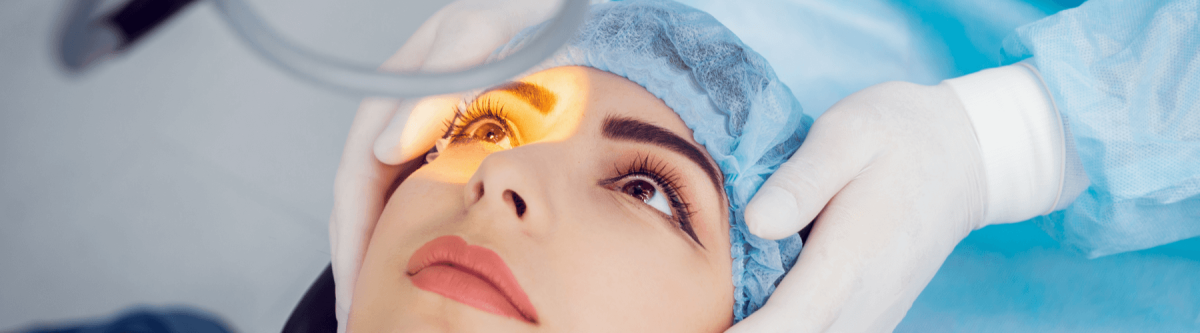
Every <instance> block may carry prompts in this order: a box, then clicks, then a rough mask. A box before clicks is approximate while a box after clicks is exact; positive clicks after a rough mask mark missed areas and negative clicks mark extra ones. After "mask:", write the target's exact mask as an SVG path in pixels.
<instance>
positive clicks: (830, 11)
mask: <svg viewBox="0 0 1200 333" xmlns="http://www.w3.org/2000/svg"><path fill="white" fill-rule="evenodd" d="M683 2H684V3H687V4H690V5H692V6H695V7H697V8H700V9H703V10H705V11H707V12H709V13H711V14H712V15H713V16H715V17H716V18H717V19H718V20H720V21H721V22H722V23H724V24H726V25H727V26H728V27H729V28H730V29H731V30H733V31H734V32H735V33H737V34H738V36H739V37H740V38H742V39H743V41H745V42H746V43H747V44H748V45H750V46H751V47H753V48H754V49H755V50H756V51H758V52H759V53H761V54H763V56H764V57H766V58H767V59H768V60H769V61H770V62H771V64H772V66H773V67H774V68H775V69H776V72H777V73H778V74H779V76H780V78H781V79H782V80H783V81H784V82H785V83H786V84H787V85H788V86H789V87H790V88H791V89H792V91H793V93H794V94H795V95H796V97H797V99H799V100H800V102H801V105H802V106H803V107H804V109H805V112H808V113H809V114H811V115H814V116H818V115H820V114H821V113H822V112H823V111H824V110H825V109H827V108H828V107H830V106H832V105H833V104H834V103H835V102H837V101H838V100H840V99H842V98H843V97H845V96H847V95H849V94H851V93H854V92H856V91H858V90H861V89H863V88H866V87H868V86H871V85H874V84H878V83H882V82H886V81H893V80H900V81H909V82H916V83H922V84H936V83H938V82H940V81H941V80H944V79H948V78H953V77H957V76H962V75H966V74H970V73H973V72H976V71H979V70H982V69H986V68H991V67H996V66H1000V65H1004V64H1010V63H1013V62H1016V61H1022V60H1026V61H1030V62H1031V63H1032V64H1034V66H1035V67H1037V69H1038V70H1039V72H1040V73H1041V75H1042V77H1043V79H1044V80H1045V81H1046V84H1047V86H1048V87H1049V88H1050V90H1051V95H1052V96H1053V97H1054V100H1055V103H1056V106H1057V107H1058V108H1059V111H1060V112H1061V113H1062V114H1063V115H1064V118H1065V120H1066V122H1067V123H1068V124H1069V126H1070V130H1071V133H1072V135H1074V141H1075V144H1076V149H1077V153H1078V154H1079V156H1080V157H1081V159H1082V161H1083V164H1084V169H1085V171H1086V173H1087V175H1088V178H1089V179H1090V181H1091V185H1090V186H1089V187H1088V189H1087V190H1086V191H1085V192H1084V193H1083V194H1082V195H1080V196H1079V198H1078V199H1076V201H1075V202H1074V203H1072V204H1071V205H1070V206H1068V207H1067V208H1066V209H1064V210H1060V211H1058V212H1055V213H1052V214H1050V215H1048V216H1042V217H1038V218H1035V219H1034V220H1032V221H1031V222H1028V223H1018V224H1011V225H999V226H991V227H987V228H984V229H981V230H978V231H976V232H974V233H972V234H971V235H970V236H969V237H968V238H967V239H965V240H964V241H963V242H962V243H961V244H960V245H959V246H958V247H957V248H956V249H955V252H954V253H953V254H951V256H950V257H949V258H947V260H946V263H945V264H944V265H943V267H942V269H941V270H940V271H939V272H938V275H937V276H935V277H934V279H933V281H931V282H930V284H929V286H928V287H927V288H926V289H925V291H924V292H923V293H922V294H921V296H920V297H919V298H918V299H917V301H916V302H915V303H914V304H913V307H912V309H910V311H909V313H908V316H906V317H905V319H904V321H903V322H902V323H901V324H900V326H899V327H897V331H898V332H1080V331H1082V332H1200V238H1197V237H1196V236H1197V235H1200V24H1198V21H1197V20H1198V15H1200V13H1198V11H1197V2H1198V1H1197V0H1175V1H1170V0H1126V1H1116V0H1092V1H1089V2H1086V3H1082V4H1080V3H1079V2H1081V1H1070V0H1059V1H1051V0H1040V1H1039V0H1028V1H1019V0H908V1H903V0H854V1H835V0H824V1H821V0H807V1H806V0H758V1H736V2H735V1H721V0H683ZM1039 229H1040V230H1041V231H1039ZM1042 231H1045V232H1042ZM1185 239H1186V240H1185ZM1181 240H1182V241H1181ZM1172 242H1174V243H1172ZM1169 243H1170V244H1169ZM1164 244H1167V245H1164ZM1080 253H1082V254H1083V255H1080ZM1087 258H1095V259H1087Z"/></svg>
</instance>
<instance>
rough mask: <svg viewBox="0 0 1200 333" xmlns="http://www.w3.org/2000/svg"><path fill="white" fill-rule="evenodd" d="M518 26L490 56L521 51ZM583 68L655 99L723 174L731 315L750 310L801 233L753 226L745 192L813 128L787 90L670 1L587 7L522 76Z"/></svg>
mask: <svg viewBox="0 0 1200 333" xmlns="http://www.w3.org/2000/svg"><path fill="white" fill-rule="evenodd" d="M541 27H542V26H540V25H539V26H534V27H531V28H529V29H526V30H524V31H522V32H521V33H520V34H518V35H517V36H516V37H514V38H513V39H512V40H511V41H510V42H509V43H508V44H507V45H504V46H502V47H500V48H499V49H498V50H497V51H496V52H495V53H494V54H493V55H492V56H491V58H492V59H496V58H502V57H504V56H507V55H508V54H511V53H512V52H513V51H515V50H517V49H519V48H520V47H521V45H522V44H523V43H525V42H527V41H528V40H529V39H530V37H532V36H533V35H534V34H536V33H537V32H538V31H539V30H540V29H541ZM573 65H578V66H588V67H592V68H596V69H599V70H603V71H607V72H610V73H613V74H616V75H620V76H622V77H625V78H626V79H629V80H630V81H633V82H635V83H637V84H639V85H641V86H642V87H645V88H646V90H647V91H649V92H650V93H652V94H654V95H655V96H657V97H658V98H659V99H662V100H663V102H665V103H666V104H667V106H669V107H671V109H673V110H674V111H675V112H676V113H678V114H679V117H680V118H682V119H683V121H684V122H685V123H686V124H687V125H688V127H689V128H691V129H692V131H693V133H694V136H693V137H694V138H695V140H696V142H698V143H700V144H702V145H704V147H705V149H707V150H708V153H709V155H711V156H712V158H713V160H715V161H716V162H717V165H718V166H719V167H720V168H721V171H722V173H724V189H725V192H726V195H727V196H728V198H729V221H730V230H729V237H730V242H731V245H732V246H731V255H732V259H733V285H734V299H735V302H736V304H735V307H734V320H735V321H736V320H741V319H742V318H745V317H746V316H748V315H750V313H753V312H754V311H755V310H757V309H758V308H759V307H761V306H762V305H763V304H764V303H766V300H767V297H768V296H770V295H771V293H772V292H774V290H775V286H776V284H778V283H779V281H780V280H781V279H782V278H783V275H784V274H785V273H787V271H788V269H789V268H791V266H792V265H793V264H794V263H795V261H796V257H797V256H798V255H799V253H800V247H801V241H800V237H799V236H798V235H792V236H791V237H788V238H785V239H783V240H779V241H770V240H764V239H761V238H758V237H756V236H754V235H752V234H750V232H749V230H747V229H746V223H745V220H744V218H743V212H744V208H745V206H746V203H747V202H749V200H750V197H751V196H752V195H754V193H755V192H756V191H758V189H759V187H760V186H762V184H763V182H764V181H766V179H767V177H768V176H770V175H771V173H773V172H774V171H775V170H776V169H778V168H779V165H780V164H781V163H783V162H784V161H786V160H787V158H788V157H791V155H792V153H794V152H795V151H796V149H797V148H799V147H800V143H801V142H802V141H803V140H804V137H805V135H807V133H808V128H809V127H810V126H812V118H811V117H809V116H806V115H805V114H804V113H803V112H802V110H801V108H800V103H799V102H797V101H796V98H795V97H794V96H793V95H792V92H791V90H789V89H788V87H787V86H786V85H784V84H783V83H782V82H780V81H779V78H777V77H776V75H775V71H774V70H772V68H771V66H770V65H769V64H767V61H766V59H764V58H763V57H762V56H761V55H759V54H758V53H755V52H754V51H752V50H751V49H750V48H749V47H747V46H746V45H745V44H743V43H742V41H741V40H739V39H738V38H737V36H735V35H734V34H733V32H731V31H729V29H726V28H725V26H723V25H721V23H720V22H717V20H716V19H714V18H713V17H712V16H711V15H709V14H707V13H705V12H702V11H699V10H697V9H695V8H692V7H688V6H685V5H682V4H679V3H676V2H670V1H621V2H609V3H602V4H596V5H593V6H592V7H591V9H590V11H589V13H588V16H587V19H586V21H585V23H584V26H583V27H582V28H580V32H579V34H578V35H577V36H576V37H575V38H574V39H572V40H571V41H570V42H568V43H567V45H566V46H564V48H563V49H561V50H560V51H559V52H558V53H557V54H556V55H555V56H553V57H551V58H550V59H548V60H546V61H545V62H543V63H542V64H540V65H538V66H535V67H534V68H533V69H531V70H529V72H527V73H526V74H532V73H534V72H537V71H541V70H545V69H549V68H553V67H560V66H573Z"/></svg>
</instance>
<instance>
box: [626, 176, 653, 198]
mask: <svg viewBox="0 0 1200 333" xmlns="http://www.w3.org/2000/svg"><path fill="white" fill-rule="evenodd" d="M621 190H622V191H624V192H625V194H628V195H631V196H633V197H634V198H638V199H639V200H642V201H646V200H650V198H653V197H654V185H651V184H650V183H649V182H646V181H645V180H641V179H635V180H633V181H631V182H629V183H626V184H625V186H622V187H621Z"/></svg>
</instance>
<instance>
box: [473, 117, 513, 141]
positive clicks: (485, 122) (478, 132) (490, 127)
mask: <svg viewBox="0 0 1200 333" xmlns="http://www.w3.org/2000/svg"><path fill="white" fill-rule="evenodd" d="M466 135H467V136H468V137H470V138H471V139H474V140H479V141H484V142H490V143H494V144H497V145H499V146H502V147H505V148H512V142H511V140H510V139H509V137H508V130H506V129H505V127H504V125H501V124H500V123H498V122H497V121H496V120H494V119H480V120H478V121H476V124H473V125H472V126H471V127H470V128H468V129H467V131H466Z"/></svg>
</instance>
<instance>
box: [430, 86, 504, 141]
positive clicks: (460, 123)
mask: <svg viewBox="0 0 1200 333" xmlns="http://www.w3.org/2000/svg"><path fill="white" fill-rule="evenodd" d="M483 119H491V120H495V121H496V122H497V123H500V124H501V125H502V126H503V127H504V130H505V131H506V132H508V134H509V135H510V136H511V135H512V133H513V131H512V127H511V126H509V122H508V112H506V111H505V110H504V105H503V104H501V103H500V102H498V101H496V100H495V99H491V98H488V97H487V96H484V97H480V98H479V99H476V100H475V101H474V102H471V103H470V104H468V106H467V110H466V112H464V111H463V110H462V109H460V108H458V107H457V106H456V107H454V118H451V119H450V120H448V121H446V122H445V123H443V124H442V126H444V127H445V128H446V131H445V133H446V134H445V135H443V136H442V138H449V139H450V141H451V142H461V141H462V140H464V139H469V138H470V136H469V135H468V134H466V133H464V131H466V129H467V128H470V127H471V125H474V124H475V122H476V121H479V120H483Z"/></svg>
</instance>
